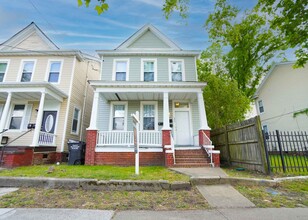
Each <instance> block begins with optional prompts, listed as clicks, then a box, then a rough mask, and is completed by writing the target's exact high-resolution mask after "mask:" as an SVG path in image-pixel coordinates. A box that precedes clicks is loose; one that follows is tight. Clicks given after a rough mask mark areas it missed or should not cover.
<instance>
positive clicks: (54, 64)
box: [48, 61, 61, 83]
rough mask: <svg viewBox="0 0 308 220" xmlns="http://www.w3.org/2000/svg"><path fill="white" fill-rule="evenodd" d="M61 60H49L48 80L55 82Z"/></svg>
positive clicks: (58, 74)
mask: <svg viewBox="0 0 308 220" xmlns="http://www.w3.org/2000/svg"><path fill="white" fill-rule="evenodd" d="M60 70H61V61H51V62H50V66H49V76H48V82H53V83H57V82H59V78H60Z"/></svg>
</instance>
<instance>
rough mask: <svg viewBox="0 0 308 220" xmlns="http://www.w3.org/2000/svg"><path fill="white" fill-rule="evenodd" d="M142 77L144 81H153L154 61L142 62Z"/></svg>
mask: <svg viewBox="0 0 308 220" xmlns="http://www.w3.org/2000/svg"><path fill="white" fill-rule="evenodd" d="M143 79H144V81H146V82H150V81H154V61H144V62H143Z"/></svg>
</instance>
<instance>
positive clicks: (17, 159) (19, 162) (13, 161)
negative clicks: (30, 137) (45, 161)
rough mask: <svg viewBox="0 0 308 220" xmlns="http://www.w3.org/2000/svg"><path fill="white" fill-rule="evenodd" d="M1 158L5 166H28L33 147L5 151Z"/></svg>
mask: <svg viewBox="0 0 308 220" xmlns="http://www.w3.org/2000/svg"><path fill="white" fill-rule="evenodd" d="M3 160H4V164H3V166H4V167H7V168H13V167H19V166H30V165H32V160H33V149H32V148H27V149H23V150H22V151H19V152H5V153H4V156H3Z"/></svg>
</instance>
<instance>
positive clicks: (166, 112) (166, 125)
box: [162, 92, 171, 130]
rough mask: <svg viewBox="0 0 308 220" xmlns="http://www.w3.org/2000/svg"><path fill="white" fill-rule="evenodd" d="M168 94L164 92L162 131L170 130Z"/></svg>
mask: <svg viewBox="0 0 308 220" xmlns="http://www.w3.org/2000/svg"><path fill="white" fill-rule="evenodd" d="M168 96H169V94H168V92H164V122H163V123H164V125H163V128H162V130H171V128H170V124H169V97H168Z"/></svg>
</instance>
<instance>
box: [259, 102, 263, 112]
mask: <svg viewBox="0 0 308 220" xmlns="http://www.w3.org/2000/svg"><path fill="white" fill-rule="evenodd" d="M258 105H259V112H260V113H263V112H264V106H263V102H262V100H259V101H258Z"/></svg>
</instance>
